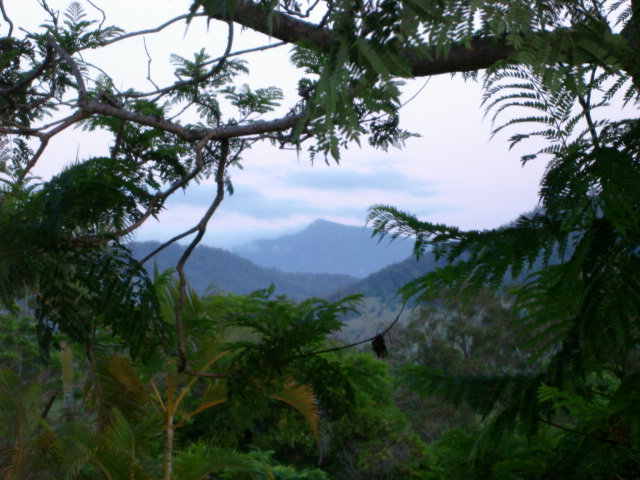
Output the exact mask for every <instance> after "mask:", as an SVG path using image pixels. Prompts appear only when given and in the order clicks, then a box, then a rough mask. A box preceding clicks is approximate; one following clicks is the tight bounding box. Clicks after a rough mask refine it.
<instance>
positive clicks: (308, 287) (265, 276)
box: [131, 242, 356, 300]
mask: <svg viewBox="0 0 640 480" xmlns="http://www.w3.org/2000/svg"><path fill="white" fill-rule="evenodd" d="M158 246H160V243H159V242H136V243H133V244H131V249H132V251H133V255H134V257H135V258H138V259H142V258H144V257H145V256H147V255H148V254H149V253H151V252H153V251H154V250H155V249H156V248H158ZM184 249H185V247H184V246H181V245H177V244H174V245H171V246H170V247H168V248H166V249H164V250H162V251H161V252H160V253H159V254H158V255H157V256H156V257H154V258H153V259H151V260H149V261H148V262H147V268H150V269H151V271H152V270H153V266H154V265H157V266H158V269H159V270H160V271H164V270H166V269H169V268H172V267H173V266H174V265H175V264H176V263H177V261H178V259H179V258H180V256H181V255H182V254H183V253H184ZM191 258H192V259H193V261H191V262H189V263H188V264H187V265H186V267H185V273H186V275H187V278H188V279H189V284H190V285H191V286H192V287H193V288H194V289H195V290H196V291H197V292H199V293H200V294H203V293H204V292H205V291H207V289H212V290H213V291H226V292H232V293H236V294H239V295H240V294H248V293H251V292H253V291H255V290H262V289H266V288H269V286H270V285H272V284H273V285H274V286H275V287H276V293H278V294H280V295H287V296H289V297H291V298H294V299H299V300H301V299H303V298H309V297H327V296H329V295H330V294H332V293H333V292H335V291H336V290H337V289H339V288H342V287H344V286H346V285H349V284H351V283H353V282H354V281H356V279H355V278H354V277H349V276H347V275H336V274H313V273H288V272H283V271H281V270H278V269H276V268H264V267H259V266H257V265H255V264H254V263H252V262H250V261H249V260H246V259H244V258H241V257H240V256H238V255H234V254H233V253H230V252H228V251H226V250H223V249H220V248H214V247H207V246H199V247H198V248H196V249H195V251H194V252H193V253H192V255H191Z"/></svg>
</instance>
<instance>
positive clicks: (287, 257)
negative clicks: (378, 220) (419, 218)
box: [234, 219, 412, 278]
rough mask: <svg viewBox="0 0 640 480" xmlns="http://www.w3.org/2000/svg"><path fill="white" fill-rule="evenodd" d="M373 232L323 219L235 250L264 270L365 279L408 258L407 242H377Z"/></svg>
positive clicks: (409, 247)
mask: <svg viewBox="0 0 640 480" xmlns="http://www.w3.org/2000/svg"><path fill="white" fill-rule="evenodd" d="M372 232H373V231H372V229H370V228H366V227H365V228H363V227H357V226H353V225H343V224H340V223H336V222H331V221H329V220H325V219H318V220H315V221H313V222H312V223H310V224H309V225H308V226H307V228H305V229H304V230H302V231H301V232H298V233H294V234H291V235H286V236H282V237H279V238H275V239H270V240H258V241H255V242H251V243H250V244H248V245H245V246H243V247H240V248H237V249H234V252H235V253H237V254H238V255H240V256H242V257H245V258H247V259H249V260H251V261H252V262H254V263H256V264H258V265H261V266H263V267H275V268H278V269H280V270H283V271H286V272H295V273H339V274H343V275H350V276H353V277H359V278H362V277H366V276H367V275H369V274H371V273H373V272H375V271H378V270H380V269H381V268H384V267H386V266H387V265H390V264H392V263H395V262H399V261H401V260H404V259H405V258H407V257H408V256H410V255H411V249H412V247H411V245H410V242H394V243H392V244H386V243H382V244H381V243H379V242H378V241H377V239H375V238H372V236H371V234H372Z"/></svg>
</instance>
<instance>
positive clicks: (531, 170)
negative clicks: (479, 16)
mask: <svg viewBox="0 0 640 480" xmlns="http://www.w3.org/2000/svg"><path fill="white" fill-rule="evenodd" d="M48 3H49V5H50V6H51V7H52V8H54V9H58V10H63V11H64V10H66V8H67V6H68V4H69V3H70V2H68V1H57V0H49V1H48ZM93 3H94V4H96V5H98V6H100V7H101V8H103V9H104V10H105V11H107V13H108V19H107V24H113V25H118V26H120V27H123V28H124V29H125V30H127V31H134V30H140V29H146V28H151V27H154V26H156V25H159V24H161V23H163V22H164V21H166V20H167V19H169V18H171V17H172V16H174V15H179V14H180V13H186V11H187V9H188V6H189V4H190V1H189V0H171V1H168V0H134V1H123V0H94V2H93ZM81 4H82V5H83V6H84V7H85V9H86V12H87V14H89V15H90V16H91V17H94V18H99V17H98V16H96V14H95V12H96V10H94V9H93V8H92V7H91V5H90V4H89V3H87V2H86V0H81ZM6 8H7V13H8V14H9V16H10V17H11V18H12V19H13V20H14V23H15V24H16V27H17V26H19V25H28V28H29V29H33V28H34V26H35V25H37V23H40V22H37V23H35V20H36V14H38V15H39V14H40V10H39V7H38V3H37V1H36V0H12V1H9V2H6ZM41 18H44V17H41ZM1 27H2V29H3V32H2V34H3V35H4V34H6V25H4V24H2V25H1ZM240 30H241V29H240V28H239V27H236V42H235V44H234V50H241V49H245V48H250V47H253V46H258V45H261V44H264V43H268V42H269V39H266V38H265V37H262V36H259V35H256V34H254V33H253V32H249V31H244V32H241V31H240ZM225 35H226V26H224V25H223V24H220V23H218V22H212V23H211V24H210V25H209V27H207V25H206V23H205V22H204V21H195V22H194V23H193V24H192V25H191V26H190V27H189V30H188V32H187V33H186V34H185V25H184V24H180V25H178V26H175V27H172V28H170V29H168V30H167V31H165V32H164V33H163V34H162V35H149V36H148V37H147V48H148V50H149V53H150V55H151V57H152V58H153V61H152V63H151V75H152V77H153V79H154V80H155V81H156V83H160V84H168V83H170V82H171V81H172V80H173V78H172V76H171V75H170V72H171V70H170V68H169V56H170V54H171V53H179V54H180V55H182V56H187V57H191V53H190V52H193V51H195V50H199V49H200V48H203V47H205V48H207V50H208V51H211V54H212V56H215V55H216V54H217V53H220V52H221V49H222V48H223V47H224V39H225ZM274 43H275V42H274ZM289 51H290V47H288V46H285V47H281V48H279V49H277V50H269V51H267V52H260V53H255V54H251V55H248V56H246V57H245V58H246V59H247V60H248V61H249V62H250V63H249V68H250V69H251V74H250V75H249V76H245V77H242V78H241V79H240V81H241V82H242V83H248V84H249V85H251V87H252V88H259V87H265V86H269V85H274V86H278V87H281V88H283V90H285V101H284V102H283V105H284V106H287V105H291V104H293V103H294V102H295V100H296V98H295V95H296V94H295V85H296V82H297V78H298V76H297V75H298V74H297V72H296V71H295V70H294V69H293V68H292V67H290V64H289V61H288V55H289ZM146 58H147V57H146V53H145V46H144V42H143V39H142V38H141V37H138V38H134V39H132V40H130V41H127V42H123V44H122V45H118V44H116V45H114V46H112V47H109V48H108V49H107V51H104V52H100V54H99V56H95V57H91V56H90V55H89V56H87V58H86V59H87V60H90V61H95V62H96V63H99V65H100V66H101V67H102V68H104V69H105V70H106V71H107V72H108V73H109V74H110V75H112V76H114V78H115V79H116V82H120V86H122V87H134V88H138V89H141V90H150V89H151V88H152V86H151V84H150V83H149V81H148V80H146V77H147V60H146ZM425 83H427V85H426V87H424V88H422V87H423V86H424V84H425ZM421 89H422V90H421ZM420 90H421V91H420ZM418 91H420V93H419V94H418V95H417V96H415V98H413V99H412V100H411V101H409V102H408V103H407V104H406V105H405V106H404V107H403V108H402V110H401V121H402V124H401V126H403V127H404V128H406V129H408V130H410V131H412V132H415V133H418V134H420V135H421V137H420V138H412V139H409V140H408V142H407V144H406V147H405V148H404V149H403V150H395V149H391V150H389V151H388V152H386V153H385V152H383V151H379V150H373V149H371V148H368V147H363V148H359V147H358V146H357V145H353V146H351V147H350V148H349V149H348V150H346V151H344V152H343V153H342V160H341V162H340V165H336V164H335V163H331V164H330V165H326V164H325V163H324V162H323V161H322V160H321V159H316V161H315V164H312V163H311V162H310V160H309V155H308V154H307V153H306V152H305V151H304V150H303V151H301V152H300V153H299V154H298V153H296V152H293V151H284V150H280V149H277V148H276V147H273V146H271V145H269V144H263V145H259V146H255V147H254V148H253V149H252V150H250V151H247V152H245V153H244V154H243V158H244V161H243V167H244V169H243V170H239V169H235V170H234V171H232V172H231V175H232V181H233V184H234V188H235V193H234V195H233V196H231V197H227V198H226V199H225V201H224V202H223V203H222V205H221V206H220V208H219V210H218V212H217V213H216V215H215V216H214V218H213V220H212V221H211V223H210V226H209V229H208V232H207V235H206V237H205V239H204V241H203V243H205V244H208V245H212V246H219V247H224V248H230V247H233V246H234V245H241V244H244V243H247V242H249V241H251V240H253V239H259V238H271V237H276V236H278V235H281V234H283V233H291V232H295V231H299V230H302V229H303V228H304V227H305V226H306V225H308V224H309V223H311V222H312V221H313V220H315V219H318V218H323V219H326V220H331V221H336V222H340V223H344V224H349V225H357V226H364V224H365V218H366V212H367V208H368V207H369V206H370V205H372V204H375V203H383V204H391V205H395V206H397V207H399V208H401V209H404V210H408V211H410V212H413V213H415V214H417V215H418V216H419V217H420V218H422V219H425V220H431V221H436V222H441V223H447V224H451V225H457V226H460V227H463V228H467V229H470V228H473V229H483V228H491V227H497V226H499V225H502V224H504V223H506V222H509V221H511V220H513V219H514V218H515V217H517V216H518V215H519V214H520V213H523V212H525V211H528V210H531V209H532V208H533V207H534V206H535V205H536V204H537V191H538V184H539V181H540V177H541V175H542V172H543V170H544V167H545V165H544V163H543V161H542V160H537V161H536V162H530V163H529V164H527V165H526V166H525V167H522V165H521V164H520V161H519V158H520V155H521V154H523V153H528V152H529V151H530V150H532V149H533V147H532V146H529V149H527V150H522V149H520V150H514V151H511V152H510V151H509V150H508V143H507V138H508V133H507V134H504V135H503V134H501V135H498V136H496V137H495V138H494V139H492V140H490V136H491V123H490V121H489V119H483V116H484V112H483V110H482V108H481V98H482V97H481V95H482V92H481V88H480V85H479V84H477V83H473V82H466V83H465V82H464V81H463V80H462V79H461V78H459V77H457V78H453V79H452V78H451V77H450V76H448V75H445V76H439V77H433V78H430V79H427V78H423V79H419V80H417V81H415V82H410V83H408V84H407V85H406V87H405V92H406V93H405V97H404V98H405V101H406V100H408V99H410V98H411V97H413V96H414V95H415V94H416V93H417V92H418ZM275 116H276V115H275V114H274V116H273V117H275ZM273 117H266V118H273ZM511 133H513V132H511ZM365 143H366V142H365V141H363V145H364V144H365ZM107 149H108V137H106V136H101V135H100V134H97V135H96V134H91V135H90V136H88V135H82V134H80V133H78V132H73V134H70V135H65V136H64V138H59V139H55V140H54V141H52V142H51V145H50V148H49V153H48V155H47V156H46V157H44V158H43V160H41V162H42V164H41V165H40V166H39V168H38V173H39V174H40V175H42V176H43V177H47V176H48V175H51V173H53V172H56V171H58V170H59V167H60V165H62V164H64V163H65V162H69V161H73V160H74V159H75V158H76V157H79V158H86V157H88V156H91V155H100V154H105V153H106V152H107ZM214 194H215V188H214V186H213V185H212V182H207V181H205V182H203V183H202V184H201V185H199V186H195V187H192V188H190V189H188V190H187V192H186V193H185V194H182V193H178V194H177V195H176V196H175V198H173V199H172V200H170V201H169V202H168V205H167V206H168V209H167V212H165V213H163V214H162V215H161V217H160V221H159V222H148V225H146V226H145V227H144V228H143V229H142V230H141V231H140V232H139V233H138V235H137V237H136V239H138V240H151V239H155V240H165V239H168V238H170V237H172V236H173V235H175V234H177V233H180V232H181V231H183V230H185V229H187V228H189V227H191V226H193V225H194V223H196V222H197V221H198V219H199V218H200V216H201V215H202V213H203V212H204V210H205V209H206V208H207V206H208V205H209V204H210V202H211V200H212V198H213V195H214Z"/></svg>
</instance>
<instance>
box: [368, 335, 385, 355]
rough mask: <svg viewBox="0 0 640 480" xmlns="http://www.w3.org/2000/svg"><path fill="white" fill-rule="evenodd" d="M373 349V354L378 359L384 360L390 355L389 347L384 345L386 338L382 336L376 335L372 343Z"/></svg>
mask: <svg viewBox="0 0 640 480" xmlns="http://www.w3.org/2000/svg"><path fill="white" fill-rule="evenodd" d="M371 348H373V353H375V354H376V357H378V358H382V357H384V356H385V355H386V354H387V353H388V352H387V345H386V344H385V343H384V337H383V336H382V335H376V336H375V337H374V339H373V340H372V341H371Z"/></svg>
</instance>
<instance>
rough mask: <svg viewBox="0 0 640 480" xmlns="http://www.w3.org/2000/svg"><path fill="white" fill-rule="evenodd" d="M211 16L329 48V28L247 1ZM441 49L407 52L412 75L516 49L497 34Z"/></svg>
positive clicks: (482, 64) (487, 62)
mask: <svg viewBox="0 0 640 480" xmlns="http://www.w3.org/2000/svg"><path fill="white" fill-rule="evenodd" d="M211 18H214V19H216V20H233V21H234V22H237V23H239V24H240V25H242V26H244V27H247V28H250V29H252V30H255V31H256V32H260V33H263V34H265V35H268V36H270V37H274V38H277V39H278V40H282V41H283V42H287V43H297V42H300V41H301V40H304V41H305V42H308V43H311V44H313V45H314V46H316V47H317V48H319V49H320V50H322V51H328V50H329V48H330V47H331V45H332V44H333V41H334V39H333V33H332V31H331V29H329V28H325V27H321V26H320V25H317V24H314V23H310V22H306V21H304V20H300V19H298V18H295V17H292V16H290V15H287V14H286V13H283V12H279V11H274V10H271V9H269V8H267V7H264V6H262V5H259V4H257V3H254V2H252V1H250V0H240V1H239V2H238V4H237V7H236V9H235V11H234V14H233V17H232V16H230V15H222V14H219V15H214V16H212V17H211ZM270 18H271V21H270V20H269V19H270ZM541 35H542V33H541ZM441 50H442V49H436V48H435V47H433V48H431V49H429V50H426V51H425V52H424V54H423V55H422V56H420V57H416V56H415V55H410V54H406V57H407V58H408V60H409V62H410V64H411V73H412V75H413V76H415V77H424V76H428V75H439V74H443V73H456V72H471V71H476V70H480V69H483V68H489V67H491V66H492V65H494V64H495V63H496V62H497V61H499V60H506V59H507V58H509V57H510V56H511V55H513V53H515V49H514V48H513V47H512V46H510V45H507V43H506V41H505V40H504V38H496V37H477V38H474V39H473V40H472V41H471V44H470V45H469V46H466V45H463V44H455V45H453V46H451V48H450V49H449V52H448V53H447V54H446V55H445V54H444V53H442V51H441Z"/></svg>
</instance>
